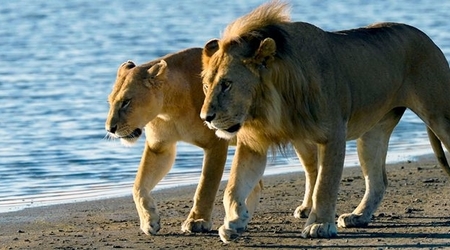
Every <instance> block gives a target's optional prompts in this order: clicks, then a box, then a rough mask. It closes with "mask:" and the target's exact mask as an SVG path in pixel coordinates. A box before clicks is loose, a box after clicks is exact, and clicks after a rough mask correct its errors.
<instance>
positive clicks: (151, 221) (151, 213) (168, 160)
mask: <svg viewBox="0 0 450 250" xmlns="http://www.w3.org/2000/svg"><path fill="white" fill-rule="evenodd" d="M175 154H176V145H175V143H173V144H170V145H167V146H166V147H164V148H158V149H152V148H150V146H149V145H148V142H146V144H145V148H144V153H143V154H142V158H141V163H140V165H139V169H138V172H137V175H136V179H135V182H134V186H133V200H134V203H135V205H136V209H137V211H138V214H139V219H140V225H141V230H142V231H143V232H144V233H145V234H156V233H157V232H158V231H159V229H160V216H159V212H158V209H157V207H156V203H155V201H154V200H153V198H152V197H151V195H150V191H151V190H152V189H153V188H154V187H155V186H156V184H158V182H159V181H160V180H161V179H162V178H163V177H164V176H166V174H167V173H168V172H169V170H170V169H171V167H172V165H173V163H174V160H175Z"/></svg>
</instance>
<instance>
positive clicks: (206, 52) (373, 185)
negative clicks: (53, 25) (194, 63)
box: [201, 2, 450, 242]
mask: <svg viewBox="0 0 450 250" xmlns="http://www.w3.org/2000/svg"><path fill="white" fill-rule="evenodd" d="M287 7H288V6H287V4H285V3H281V2H270V3H267V4H264V5H262V6H260V7H258V8H257V9H255V10H254V11H252V12H251V13H249V14H247V15H245V16H243V17H241V18H238V19H237V20H235V21H234V22H233V23H231V24H230V25H228V26H227V28H226V29H225V32H224V33H223V37H222V38H221V39H220V40H217V39H215V40H211V41H210V42H208V43H207V44H206V45H205V48H204V49H203V72H202V76H203V84H204V91H205V93H206V97H205V101H204V104H203V107H202V110H201V118H202V119H204V120H205V121H206V122H207V124H208V126H209V127H210V128H212V129H215V130H216V134H217V135H218V136H220V137H223V138H231V137H233V136H235V135H236V136H237V148H236V153H235V156H234V159H233V163H232V169H231V174H230V179H229V181H228V185H227V188H226V190H225V195H224V207H225V212H226V216H225V219H224V225H223V226H221V227H220V229H219V235H220V237H221V239H222V240H223V241H224V242H228V241H229V240H230V239H232V238H234V237H236V236H238V235H239V233H240V232H242V231H243V230H245V228H246V226H247V223H248V221H249V215H250V214H251V213H250V212H249V211H248V210H247V208H246V206H245V203H244V202H243V201H244V200H245V199H246V198H247V196H248V195H249V193H250V190H252V188H253V187H254V186H255V185H256V184H257V181H258V180H259V179H260V178H261V176H262V175H263V172H264V167H265V163H266V157H267V156H266V155H267V151H268V149H269V148H271V147H273V146H277V145H286V144H288V143H292V144H293V146H294V148H295V150H296V151H297V153H299V154H301V155H302V156H303V157H304V158H305V159H309V160H310V161H314V162H316V164H315V165H314V164H313V165H307V166H305V171H306V177H307V182H308V184H307V187H309V188H310V190H307V191H306V194H305V199H307V198H308V193H309V194H310V195H311V196H310V197H311V202H308V201H304V204H302V205H301V206H300V207H298V208H297V210H296V213H295V215H296V217H299V216H300V215H302V214H308V215H309V216H308V219H307V222H306V226H305V228H304V230H303V232H302V235H303V236H304V237H313V238H316V237H333V236H335V235H337V228H336V225H335V219H334V216H335V210H336V209H335V207H336V199H337V195H338V189H339V182H340V178H341V174H342V169H343V164H344V156H345V145H346V140H353V139H357V147H358V154H359V158H360V162H361V167H362V170H363V174H364V177H365V180H366V193H365V195H364V198H363V199H362V201H361V203H360V204H359V206H358V207H357V208H356V209H355V210H354V211H353V212H352V213H350V214H343V215H341V216H340V218H339V219H338V224H339V226H342V227H351V226H362V225H366V224H367V223H368V222H369V221H370V218H371V215H372V214H373V212H374V211H375V209H376V208H377V207H378V205H379V204H380V202H381V200H382V197H383V195H384V191H385V189H386V186H387V177H386V171H385V159H386V153H387V149H388V141H389V137H390V135H391V132H392V131H393V129H394V127H395V126H396V125H397V123H398V121H399V120H400V118H401V116H402V114H403V112H404V111H405V109H406V108H409V109H411V110H412V111H413V112H415V113H416V114H417V115H418V116H419V117H420V118H421V119H422V120H423V121H424V122H425V123H426V125H427V126H428V127H429V129H428V132H429V136H430V140H431V142H432V146H433V149H434V150H435V153H436V155H437V156H438V159H439V162H440V164H441V165H442V166H443V167H444V169H445V170H446V171H447V173H449V172H450V171H449V166H448V163H447V161H446V158H445V155H444V152H443V149H442V145H441V142H440V140H442V142H443V143H444V145H445V146H446V148H447V149H449V146H450V133H449V132H450V102H449V100H448V97H447V94H448V93H450V70H449V65H448V63H447V61H446V59H445V57H444V55H443V53H442V52H441V51H440V49H439V48H438V47H437V46H436V45H435V44H434V43H433V42H432V41H431V40H430V38H428V37H427V36H426V35H425V34H424V33H422V32H421V31H419V30H418V29H416V28H414V27H411V26H408V25H405V24H396V23H380V24H375V25H371V26H369V27H366V28H360V29H354V30H346V31H338V32H326V31H323V30H321V29H319V28H317V27H315V26H313V25H311V24H308V23H302V22H291V21H290V17H289V14H288V12H287V10H288V8H287ZM438 138H439V139H438ZM311 166H313V167H311Z"/></svg>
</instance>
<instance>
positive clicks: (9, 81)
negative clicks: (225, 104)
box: [0, 0, 450, 212]
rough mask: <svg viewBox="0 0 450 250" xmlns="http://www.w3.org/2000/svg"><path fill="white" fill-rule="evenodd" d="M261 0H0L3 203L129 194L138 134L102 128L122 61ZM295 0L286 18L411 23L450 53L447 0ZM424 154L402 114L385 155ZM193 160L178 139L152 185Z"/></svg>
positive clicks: (331, 24) (415, 125) (174, 46)
mask: <svg viewBox="0 0 450 250" xmlns="http://www.w3.org/2000/svg"><path fill="white" fill-rule="evenodd" d="M262 2H263V1H257V0H252V1H239V0H234V1H218V0H193V1H192V0H191V1H182V0H173V1H171V2H170V3H169V2H166V1H148V0H145V1H144V0H142V1H141V0H134V1H132V0H129V1H118V0H117V1H111V0H108V1H106V0H96V1H92V0H77V1H75V0H74V1H69V0H68V1H43V0H27V1H2V4H1V5H0V138H1V139H0V142H1V146H0V212H5V211H12V210H17V209H22V208H25V207H32V206H38V205H48V204H54V203H60V202H73V201H81V200H86V199H93V198H102V197H111V196H117V195H127V194H130V193H131V186H132V183H133V180H134V176H135V172H136V169H137V165H138V163H139V160H140V155H141V152H142V149H143V141H144V140H143V138H141V139H140V141H139V142H138V144H137V145H136V146H134V147H131V148H127V147H123V146H122V145H120V143H119V142H118V141H109V140H106V139H105V134H106V133H105V131H104V121H105V117H106V113H107V110H108V105H107V102H106V98H107V95H108V94H109V92H110V90H111V87H112V84H113V83H114V80H115V74H116V69H117V67H118V66H119V65H120V64H121V63H122V62H123V61H126V60H128V59H132V60H134V61H135V62H137V63H144V62H146V61H149V60H152V59H154V58H156V57H159V56H162V55H165V54H167V53H170V52H175V51H178V50H181V49H184V48H187V47H201V46H203V45H204V44H205V42H206V41H208V40H209V39H211V38H214V37H220V34H221V31H222V30H223V29H224V27H225V26H226V25H227V24H228V23H229V22H230V21H232V20H233V19H235V18H236V17H238V16H240V15H243V14H245V13H247V12H248V11H250V10H251V9H253V8H254V7H256V6H258V5H259V4H260V3H262ZM292 6H293V8H292V19H293V20H299V21H306V22H310V23H313V24H315V25H317V26H319V27H321V28H323V29H326V30H339V29H348V28H354V27H357V26H363V25H367V24H370V23H373V22H378V21H396V22H405V23H409V24H411V25H414V26H416V27H418V28H420V29H421V30H423V31H424V32H425V33H427V34H428V35H429V36H430V37H431V38H432V39H433V40H434V41H435V43H436V44H437V45H438V46H439V47H441V49H442V50H443V51H444V53H445V54H446V57H447V58H450V22H449V21H448V20H449V14H448V13H450V1H433V2H430V1H425V0H423V1H353V0H344V1H292ZM354 145H355V144H354V143H349V144H348V157H347V161H346V165H347V166H351V165H355V164H357V158H356V156H355V146H354ZM430 152H431V149H430V148H429V146H428V140H427V138H426V133H425V128H424V125H423V124H422V122H421V121H420V120H419V119H417V118H416V117H415V116H414V115H413V114H412V113H410V112H408V113H407V114H406V115H405V116H404V118H403V119H402V121H401V123H400V125H399V126H398V127H397V129H396V130H395V132H394V135H393V138H392V140H391V148H390V152H389V160H390V161H398V160H405V159H412V158H414V157H416V156H419V155H422V154H427V153H430ZM232 153H233V149H231V150H230V155H232ZM230 161H231V157H229V160H228V163H227V171H228V169H229V164H230ZM201 164H202V151H201V150H200V149H198V148H195V147H193V146H190V145H188V144H180V145H179V146H178V158H177V161H176V164H175V166H174V168H173V169H172V171H171V172H170V173H169V175H168V176H167V177H166V178H165V179H164V180H163V181H162V182H161V183H160V185H158V187H157V188H162V187H169V186H174V185H184V184H190V183H195V182H196V181H197V180H198V176H199V173H200V167H201ZM293 165H294V166H293ZM300 170H301V167H300V166H299V162H298V160H297V159H296V157H295V156H294V154H293V153H288V154H287V156H277V157H275V158H274V159H271V161H270V164H269V166H268V168H267V171H266V173H267V174H271V173H280V172H288V171H300ZM225 178H226V176H225Z"/></svg>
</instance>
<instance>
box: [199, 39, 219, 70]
mask: <svg viewBox="0 0 450 250" xmlns="http://www.w3.org/2000/svg"><path fill="white" fill-rule="evenodd" d="M218 49H219V40H218V39H212V40H209V41H208V42H207V43H206V44H205V47H204V48H203V53H202V64H203V68H204V69H205V68H206V67H207V66H208V63H209V59H210V58H211V56H212V55H214V53H216V51H217V50H218Z"/></svg>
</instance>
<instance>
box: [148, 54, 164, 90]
mask: <svg viewBox="0 0 450 250" xmlns="http://www.w3.org/2000/svg"><path fill="white" fill-rule="evenodd" d="M167 70H168V69H167V62H166V61H164V60H161V61H160V62H159V63H156V64H155V65H153V66H151V67H150V68H149V69H148V70H147V73H148V81H146V84H149V85H148V87H150V86H151V85H154V84H159V83H161V82H163V81H164V80H166V77H167Z"/></svg>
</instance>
